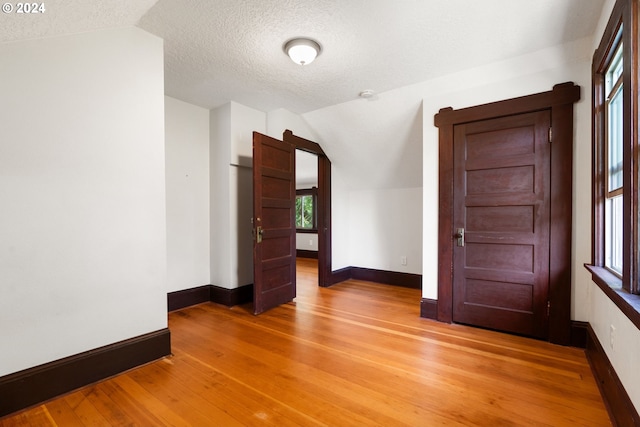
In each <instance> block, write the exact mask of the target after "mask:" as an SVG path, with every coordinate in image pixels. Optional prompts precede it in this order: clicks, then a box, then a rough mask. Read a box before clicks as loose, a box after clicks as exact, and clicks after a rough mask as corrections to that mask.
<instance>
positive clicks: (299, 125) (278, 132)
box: [267, 108, 322, 146]
mask: <svg viewBox="0 0 640 427" xmlns="http://www.w3.org/2000/svg"><path fill="white" fill-rule="evenodd" d="M287 129H289V130H290V131H292V132H293V134H294V135H296V136H299V137H301V138H305V139H308V140H310V141H313V142H317V143H318V144H320V146H322V141H321V140H320V137H319V136H318V134H317V133H316V132H315V131H314V130H313V129H312V128H311V127H310V126H309V123H307V121H306V120H305V119H304V118H303V117H302V116H300V115H298V114H295V113H292V112H291V111H289V110H286V109H284V108H279V109H277V110H273V111H269V112H268V113H267V135H269V136H270V137H272V138H276V139H279V140H282V134H283V133H284V131H285V130H287Z"/></svg>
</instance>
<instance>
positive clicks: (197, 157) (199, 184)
mask: <svg viewBox="0 0 640 427" xmlns="http://www.w3.org/2000/svg"><path fill="white" fill-rule="evenodd" d="M165 150H166V161H165V164H166V183H167V184H166V186H167V292H172V291H177V290H182V289H189V288H193V287H196V286H201V285H206V284H208V283H210V280H211V277H210V276H211V269H210V251H209V245H210V237H209V110H207V109H205V108H201V107H197V106H195V105H192V104H188V103H186V102H182V101H179V100H177V99H174V98H170V97H165Z"/></svg>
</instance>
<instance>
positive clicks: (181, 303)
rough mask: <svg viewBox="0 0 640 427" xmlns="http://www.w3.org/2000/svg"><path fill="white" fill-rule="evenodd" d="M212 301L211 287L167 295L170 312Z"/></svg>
mask: <svg viewBox="0 0 640 427" xmlns="http://www.w3.org/2000/svg"><path fill="white" fill-rule="evenodd" d="M208 301H211V285H203V286H198V287H195V288H191V289H184V290H182V291H175V292H169V293H168V294H167V308H168V311H175V310H180V309H181V308H185V307H189V306H192V305H196V304H201V303H203V302H208Z"/></svg>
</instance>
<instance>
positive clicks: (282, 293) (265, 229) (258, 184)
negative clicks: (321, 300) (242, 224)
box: [253, 132, 296, 314]
mask: <svg viewBox="0 0 640 427" xmlns="http://www.w3.org/2000/svg"><path fill="white" fill-rule="evenodd" d="M295 158H296V157H295V146H294V145H292V144H289V143H286V142H282V141H278V140H277V139H273V138H270V137H268V136H266V135H262V134H259V133H257V132H254V133H253V218H254V221H253V227H254V242H253V281H254V285H253V286H254V288H253V311H254V313H255V314H259V313H262V312H264V311H266V310H268V309H270V308H273V307H276V306H278V305H280V304H283V303H286V302H289V301H291V300H293V299H294V298H295V296H296V227H295V213H294V206H295V198H296V183H295Z"/></svg>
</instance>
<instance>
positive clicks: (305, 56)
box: [283, 38, 322, 65]
mask: <svg viewBox="0 0 640 427" xmlns="http://www.w3.org/2000/svg"><path fill="white" fill-rule="evenodd" d="M283 49H284V51H285V53H286V54H287V55H289V58H291V60H292V61H293V62H295V63H296V64H300V65H308V64H311V63H312V62H313V60H314V59H316V57H317V56H318V55H320V52H322V48H321V47H320V44H319V43H318V42H316V41H315V40H311V39H304V38H299V39H292V40H289V41H288V42H286V43H285V44H284V48H283Z"/></svg>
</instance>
